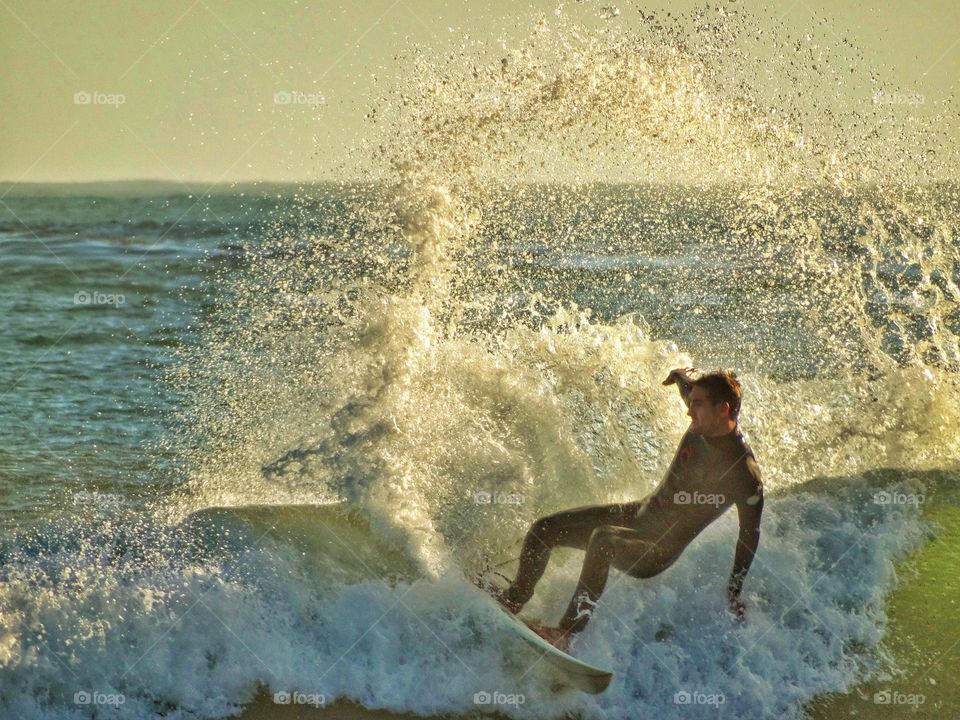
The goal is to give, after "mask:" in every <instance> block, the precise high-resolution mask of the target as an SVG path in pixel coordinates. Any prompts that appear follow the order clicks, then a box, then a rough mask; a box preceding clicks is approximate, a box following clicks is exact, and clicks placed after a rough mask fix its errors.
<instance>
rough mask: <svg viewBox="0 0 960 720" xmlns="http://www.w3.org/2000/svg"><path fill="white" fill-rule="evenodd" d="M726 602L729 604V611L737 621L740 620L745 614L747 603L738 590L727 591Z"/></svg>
mask: <svg viewBox="0 0 960 720" xmlns="http://www.w3.org/2000/svg"><path fill="white" fill-rule="evenodd" d="M727 602H728V603H729V605H730V613H731V614H732V615H733V616H734V618H736V620H737V621H738V622H742V621H743V619H744V618H745V617H746V614H747V604H746V603H745V602H744V601H743V598H742V597H741V596H740V593H738V592H730V593H727Z"/></svg>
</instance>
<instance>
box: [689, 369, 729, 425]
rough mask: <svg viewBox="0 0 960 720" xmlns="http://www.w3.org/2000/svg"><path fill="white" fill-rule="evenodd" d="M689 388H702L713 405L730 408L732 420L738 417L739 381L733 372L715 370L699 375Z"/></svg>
mask: <svg viewBox="0 0 960 720" xmlns="http://www.w3.org/2000/svg"><path fill="white" fill-rule="evenodd" d="M690 386H691V387H702V388H703V389H704V390H706V391H707V395H708V396H709V397H710V400H711V402H713V403H714V404H716V403H722V402H725V403H727V404H728V405H729V406H730V417H731V418H733V419H734V420H736V419H737V417H738V416H739V415H740V398H741V397H742V392H741V391H740V381H739V380H737V374H736V373H735V372H733V370H715V371H714V372H711V373H706V374H705V375H701V376H700V377H698V378H697V379H696V380H693V381H692V382H691V383H690Z"/></svg>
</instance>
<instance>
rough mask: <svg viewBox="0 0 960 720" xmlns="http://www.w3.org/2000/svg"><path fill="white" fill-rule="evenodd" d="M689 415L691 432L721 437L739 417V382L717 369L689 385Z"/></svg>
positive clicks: (732, 426)
mask: <svg viewBox="0 0 960 720" xmlns="http://www.w3.org/2000/svg"><path fill="white" fill-rule="evenodd" d="M690 386H691V387H690V409H689V410H688V411H687V415H689V416H690V419H691V421H692V422H691V426H692V428H693V430H695V431H696V432H699V433H701V434H703V435H723V434H725V433H728V432H730V431H731V430H732V429H733V428H734V427H735V426H736V424H737V418H738V417H739V415H740V398H741V392H740V382H739V381H738V380H737V375H736V373H734V372H732V371H730V370H717V371H715V372H712V373H706V374H705V375H701V376H700V377H698V378H697V379H696V380H693V381H692V382H691V383H690Z"/></svg>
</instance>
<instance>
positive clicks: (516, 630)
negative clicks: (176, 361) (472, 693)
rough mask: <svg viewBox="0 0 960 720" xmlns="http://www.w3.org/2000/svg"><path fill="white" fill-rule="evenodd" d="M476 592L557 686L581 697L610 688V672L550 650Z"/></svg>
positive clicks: (498, 606)
mask: <svg viewBox="0 0 960 720" xmlns="http://www.w3.org/2000/svg"><path fill="white" fill-rule="evenodd" d="M478 590H480V592H482V593H483V595H484V596H485V597H486V598H487V599H488V600H489V601H490V602H492V603H493V604H494V605H496V606H497V608H498V609H499V610H501V613H500V617H501V619H502V627H503V628H504V629H505V630H506V631H507V632H510V633H512V634H513V635H516V636H517V637H519V638H520V639H522V640H523V641H524V642H526V643H527V644H528V645H530V646H531V647H533V648H534V649H535V650H537V651H539V652H540V653H541V657H542V658H543V660H544V661H545V662H547V663H549V664H550V666H551V667H552V668H553V670H554V671H555V672H556V674H557V675H558V677H559V679H560V680H561V681H562V683H561V684H566V685H569V686H570V687H574V688H576V689H577V690H581V691H583V692H585V693H590V694H591V695H597V694H599V693H602V692H603V691H604V690H606V689H607V686H608V685H610V681H611V680H613V673H612V672H610V671H609V670H604V669H603V668H599V667H596V666H594V665H591V664H590V663H586V662H584V661H583V660H578V659H577V658H575V657H574V656H573V655H570V654H569V653H566V652H564V651H563V650H560V649H559V648H556V647H554V646H553V645H551V644H550V643H548V642H547V641H546V640H544V639H543V638H542V637H540V636H539V635H537V633H535V632H534V631H533V630H531V629H530V628H529V627H528V626H527V625H526V624H525V623H524V622H523V620H521V619H520V618H518V617H517V616H516V615H513V614H512V613H511V612H510V611H509V610H507V609H506V608H504V607H503V606H502V605H500V603H498V602H497V601H496V600H495V599H494V598H492V597H490V595H489V594H488V593H487V592H486V591H484V590H483V589H482V588H478Z"/></svg>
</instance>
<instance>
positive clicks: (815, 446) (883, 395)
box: [176, 10, 960, 576]
mask: <svg viewBox="0 0 960 720" xmlns="http://www.w3.org/2000/svg"><path fill="white" fill-rule="evenodd" d="M637 15H639V19H638V20H637V19H634V20H631V22H630V23H628V22H626V21H623V22H621V20H623V18H622V17H621V16H619V15H616V14H613V15H611V14H610V13H606V14H605V15H604V17H603V22H602V23H601V24H600V25H599V26H598V25H597V23H593V24H592V25H591V24H590V23H586V24H585V23H580V22H578V21H576V20H574V19H568V18H567V16H566V13H565V12H563V11H561V12H560V13H559V14H558V17H555V18H550V19H547V18H540V19H539V20H538V21H537V22H536V23H535V24H534V26H533V27H532V29H531V31H530V34H529V36H528V37H526V38H524V39H522V40H521V41H519V42H517V43H515V44H513V45H507V44H506V43H504V44H503V45H501V46H491V45H488V44H484V43H481V42H478V41H473V40H471V39H469V38H468V39H466V40H464V41H463V43H462V45H461V46H460V47H457V48H456V49H454V50H453V51H451V52H449V53H448V54H446V55H438V54H437V53H435V52H432V51H428V50H425V49H420V48H415V49H413V50H412V51H411V53H410V54H409V56H408V57H406V58H401V60H400V61H401V62H403V63H406V64H407V66H408V67H409V72H407V73H405V74H404V75H403V78H405V79H401V80H400V81H399V82H398V84H397V86H396V87H395V88H393V90H392V91H390V92H388V93H386V94H385V95H384V97H383V98H382V100H381V101H380V102H379V104H378V106H377V107H376V108H374V109H373V111H372V112H371V114H370V117H371V122H372V123H373V127H374V130H375V132H376V134H377V135H378V136H379V137H380V138H381V142H380V143H379V144H378V146H377V149H376V151H375V152H374V164H375V167H376V170H375V171H374V172H373V173H372V174H371V176H370V178H368V180H369V182H368V183H366V184H356V185H349V186H343V187H339V188H331V189H328V190H327V195H326V196H324V197H319V198H317V197H310V196H304V197H302V198H300V205H299V207H300V213H301V217H300V222H299V223H297V222H291V220H290V218H286V219H285V220H286V224H285V226H284V227H283V228H278V231H277V232H276V233H274V236H273V237H272V238H271V240H270V242H267V243H266V244H265V246H264V247H261V248H260V249H259V250H258V251H257V254H256V258H257V260H256V262H254V263H251V267H249V268H248V269H247V271H246V272H244V273H243V274H242V275H241V277H239V278H236V277H230V278H227V279H225V281H226V282H227V283H228V287H229V288H230V292H231V293H232V294H233V297H234V298H235V303H236V304H235V306H234V309H233V311H232V312H225V313H223V314H221V315H219V316H217V317H216V318H214V319H213V320H212V321H211V323H210V324H209V326H208V336H209V344H208V346H207V347H206V348H205V350H204V351H203V356H202V357H200V358H193V359H192V360H193V362H188V363H186V364H185V368H186V369H185V370H184V371H183V372H184V377H188V378H190V382H192V383H194V384H193V385H192V387H193V388H195V389H196V392H194V397H196V398H197V401H198V404H197V412H196V416H195V417H196V418H197V419H198V423H196V424H195V425H194V427H197V426H199V429H200V432H199V433H198V434H199V436H200V437H201V438H203V439H204V444H203V445H202V448H203V449H202V451H201V452H200V453H198V456H197V463H196V465H197V467H196V470H195V473H194V476H193V481H192V482H191V484H190V487H189V488H188V493H187V497H186V498H184V500H183V503H182V504H181V505H180V506H178V507H177V508H176V512H177V513H178V514H179V515H181V516H182V514H184V513H187V512H190V511H192V510H195V509H197V508H202V507H207V506H210V505H224V504H226V505H234V504H243V503H263V504H270V503H277V502H306V503H329V502H335V501H346V502H347V503H349V504H351V505H352V506H354V507H356V508H359V509H360V510H361V511H362V512H363V513H364V514H365V515H366V516H367V517H368V519H370V521H371V522H372V524H373V526H374V527H375V528H376V529H377V531H378V532H379V533H381V536H382V537H384V538H390V539H391V540H392V541H393V542H396V543H398V544H400V545H402V546H403V547H405V548H406V549H407V552H408V553H409V554H410V556H411V557H414V558H416V559H417V561H418V562H419V563H420V564H421V566H422V567H423V569H424V571H425V572H427V573H428V574H430V575H433V576H436V575H437V574H438V573H440V572H442V571H443V569H444V568H446V567H448V565H449V563H450V561H451V560H454V559H455V560H456V561H457V562H463V563H466V564H470V563H474V562H479V560H480V558H479V556H480V555H485V554H490V553H491V552H494V551H503V550H505V548H503V547H492V546H496V544H497V541H496V540H491V537H498V536H499V537H516V536H517V535H518V534H519V533H521V532H522V529H523V527H524V526H525V525H526V524H527V523H529V521H530V520H531V519H532V518H533V517H535V516H536V515H537V514H541V513H543V512H547V511H550V510H552V509H556V508H558V507H561V506H567V505H570V504H574V503H585V502H604V501H610V500H615V499H623V498H633V497H637V496H641V495H643V494H644V493H645V492H647V491H648V490H649V489H650V488H651V487H652V485H653V484H654V483H655V481H656V479H657V474H658V472H659V471H660V470H662V468H663V467H664V466H665V461H666V459H667V458H668V456H669V453H670V452H671V451H672V447H673V444H674V443H675V441H676V439H677V437H678V436H679V434H680V432H681V431H682V429H683V426H684V422H683V418H682V412H681V408H679V407H678V405H677V403H676V402H674V401H673V399H672V398H669V397H665V396H664V395H663V393H662V391H661V389H660V387H659V379H660V378H662V376H663V375H665V374H666V371H668V370H669V369H670V368H671V367H675V366H679V365H685V364H690V363H697V364H704V365H708V366H709V365H725V366H733V367H736V368H738V369H739V370H740V372H741V375H742V377H743V378H744V379H745V382H746V390H747V401H746V407H747V409H746V418H747V420H748V422H747V428H748V431H750V432H751V434H752V436H753V438H754V445H755V447H756V449H757V451H758V453H759V455H760V457H761V458H770V461H771V462H770V463H769V465H768V467H769V470H768V478H769V482H771V483H772V484H773V486H774V487H778V486H787V485H792V484H797V483H803V482H806V481H808V480H809V479H810V478H812V477H814V476H817V475H824V474H830V473H838V472H850V471H851V470H862V469H866V468H869V467H872V466H875V463H877V462H880V463H881V464H883V465H889V466H896V467H910V468H929V467H942V466H943V465H944V464H948V465H949V464H952V463H955V462H956V459H957V456H958V455H957V451H958V445H960V442H958V437H957V434H956V430H955V428H956V427H958V424H957V417H956V411H955V409H954V408H956V407H958V405H957V403H956V399H957V395H958V390H957V386H956V372H957V370H958V368H960V350H958V347H960V346H958V330H960V315H958V309H957V308H958V300H960V291H958V286H957V283H958V276H957V274H958V266H957V259H956V252H955V250H954V247H955V243H956V235H957V227H956V221H955V218H956V217H957V213H956V209H957V201H958V195H957V188H956V186H955V185H950V184H947V183H944V182H940V181H937V178H941V177H943V176H944V173H946V172H948V171H949V168H950V167H952V166H951V165H950V162H951V161H950V158H949V157H946V158H938V159H937V160H936V161H934V160H931V159H930V157H931V155H930V154H928V153H921V154H920V156H919V157H920V160H917V159H916V156H914V155H911V154H906V153H905V154H904V155H897V154H895V155H894V156H893V157H892V158H891V157H890V156H889V154H888V153H886V152H885V151H884V149H885V148H886V147H887V145H888V143H887V142H886V138H889V136H890V133H893V134H894V135H898V134H899V135H902V136H904V137H906V136H905V135H904V134H905V133H907V131H908V130H910V129H911V128H913V126H914V125H915V124H916V123H914V122H913V119H911V122H909V123H908V122H906V121H904V120H903V119H902V118H901V119H899V120H898V119H897V118H896V117H894V116H892V115H891V107H890V106H888V105H884V104H881V103H875V102H873V103H866V104H865V105H862V106H857V107H854V108H852V109H845V110H842V111H840V110H838V111H837V112H836V113H834V112H829V113H826V112H822V103H830V102H836V101H837V100H838V99H839V98H844V97H848V96H850V95H851V94H855V93H856V92H857V88H861V87H862V88H863V89H865V90H866V89H869V90H871V91H872V92H873V93H874V94H875V93H877V92H884V90H883V89H882V87H881V86H880V85H879V83H878V82H877V81H876V79H875V78H874V77H873V76H870V77H866V75H867V73H863V72H860V71H858V70H856V68H855V67H854V66H853V63H854V59H855V54H856V53H855V50H854V49H853V48H852V47H851V46H850V45H849V43H847V42H846V41H843V40H839V41H836V42H834V43H833V44H832V45H831V44H830V43H829V42H827V41H825V40H824V39H822V38H812V37H810V36H807V37H805V38H799V39H794V38H791V37H789V35H788V34H787V33H786V32H785V31H783V30H782V29H780V31H779V32H773V33H772V34H771V33H767V34H764V33H763V32H761V31H758V30H756V29H755V28H756V27H762V26H764V25H765V24H766V25H767V26H771V21H770V19H769V18H759V19H758V18H752V17H749V16H746V15H743V14H737V13H731V12H728V11H724V10H703V11H699V12H696V13H693V14H691V15H688V16H680V17H669V16H668V17H664V16H660V15H645V14H643V13H638V14H637ZM634 18H636V16H634ZM772 27H773V28H774V30H777V28H776V23H772ZM770 52H773V55H772V59H771V56H770V55H769V54H768V53H770ZM760 68H765V71H764V72H760ZM814 93H818V95H812V94H814ZM847 105H849V103H847ZM879 126H882V129H883V132H882V133H879V132H877V128H878V127H879ZM928 129H930V128H928ZM930 130H931V133H930V134H929V135H928V136H927V140H926V142H928V143H935V142H936V139H937V137H938V136H937V134H936V131H934V130H933V129H930ZM917 134H918V133H916V132H913V133H912V134H911V135H910V136H909V138H906V139H905V142H906V141H907V140H909V141H910V142H922V141H921V140H917ZM920 134H922V133H920ZM894 173H895V176H896V178H897V181H896V183H891V182H888V181H886V180H885V178H887V177H890V176H891V175H892V174H894ZM332 212H336V213H337V214H338V217H337V218H336V221H335V222H334V223H332V226H330V227H327V228H326V231H325V233H324V234H322V235H321V234H310V233H305V232H301V231H300V230H299V229H298V224H299V225H300V226H306V225H307V224H308V221H309V218H310V217H311V216H312V215H315V214H317V213H326V214H329V213H332ZM181 382H187V381H185V380H181ZM892 408H896V411H893V410H892ZM500 496H503V497H513V498H514V499H515V500H517V501H516V502H513V503H508V504H505V505H504V506H503V507H500V506H497V507H491V505H490V504H489V503H484V502H479V501H478V500H477V499H478V498H488V497H491V498H493V497H500Z"/></svg>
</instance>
